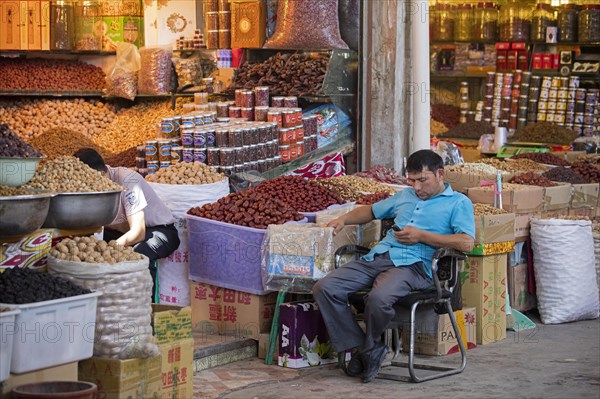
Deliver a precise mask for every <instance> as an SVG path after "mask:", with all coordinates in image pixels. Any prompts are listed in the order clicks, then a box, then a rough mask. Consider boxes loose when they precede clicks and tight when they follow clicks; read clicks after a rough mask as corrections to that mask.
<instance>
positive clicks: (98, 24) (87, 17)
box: [74, 0, 104, 51]
mask: <svg viewBox="0 0 600 399" xmlns="http://www.w3.org/2000/svg"><path fill="white" fill-rule="evenodd" d="M103 34H104V29H103V27H102V11H101V7H100V2H99V1H97V0H83V1H80V2H78V3H77V4H76V5H75V40H74V46H75V50H80V51H99V50H101V49H102V36H103Z"/></svg>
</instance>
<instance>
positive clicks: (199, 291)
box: [194, 285, 206, 300]
mask: <svg viewBox="0 0 600 399" xmlns="http://www.w3.org/2000/svg"><path fill="white" fill-rule="evenodd" d="M194 298H195V299H203V300H205V299H206V286H204V285H197V286H196V290H195V293H194Z"/></svg>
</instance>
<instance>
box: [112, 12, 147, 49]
mask: <svg viewBox="0 0 600 399" xmlns="http://www.w3.org/2000/svg"><path fill="white" fill-rule="evenodd" d="M102 21H103V23H104V36H103V38H102V50H104V51H116V50H117V43H118V42H127V43H132V44H134V45H136V46H137V47H138V48H139V47H143V46H144V18H143V17H104V18H102Z"/></svg>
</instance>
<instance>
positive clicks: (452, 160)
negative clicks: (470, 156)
mask: <svg viewBox="0 0 600 399" xmlns="http://www.w3.org/2000/svg"><path fill="white" fill-rule="evenodd" d="M431 149H432V150H433V151H435V152H436V153H437V154H438V155H439V156H440V157H442V159H443V160H444V165H446V166H449V165H456V164H459V163H465V161H464V159H463V157H462V154H461V153H460V149H459V148H458V146H457V145H456V144H453V143H450V142H448V141H436V142H435V143H432V145H431Z"/></svg>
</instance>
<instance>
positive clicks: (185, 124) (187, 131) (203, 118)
mask: <svg viewBox="0 0 600 399" xmlns="http://www.w3.org/2000/svg"><path fill="white" fill-rule="evenodd" d="M216 120H217V113H216V112H211V111H207V112H201V111H196V112H193V113H189V114H186V115H183V116H182V117H181V122H180V123H181V125H180V129H179V135H180V137H179V138H180V142H181V147H180V148H179V147H178V148H176V149H174V151H173V155H175V156H179V159H180V161H181V162H202V163H206V156H207V155H206V154H207V148H209V147H212V146H214V142H215V139H214V133H213V134H212V136H211V133H210V131H207V127H208V129H210V128H211V127H212V125H214V123H215V122H216Z"/></svg>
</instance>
